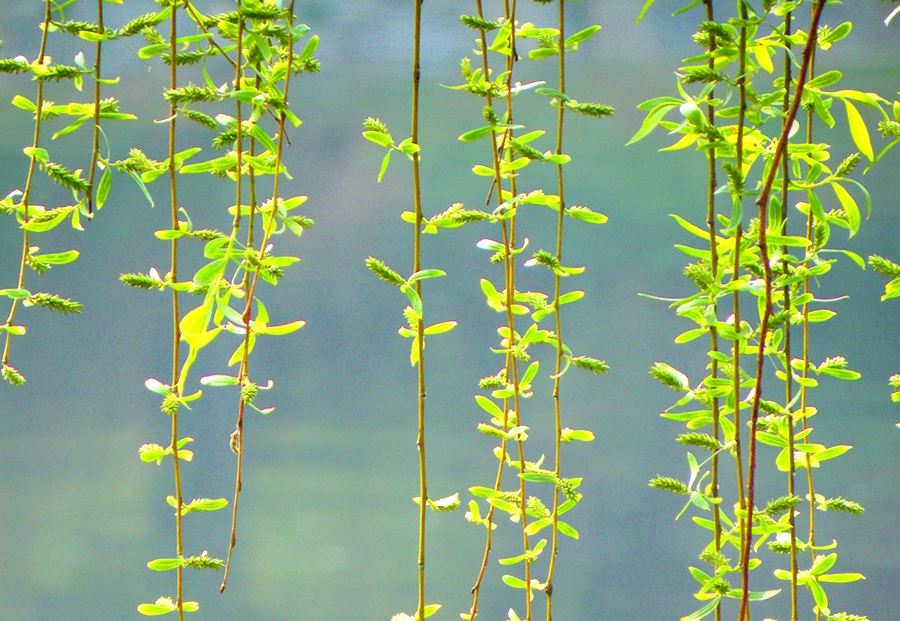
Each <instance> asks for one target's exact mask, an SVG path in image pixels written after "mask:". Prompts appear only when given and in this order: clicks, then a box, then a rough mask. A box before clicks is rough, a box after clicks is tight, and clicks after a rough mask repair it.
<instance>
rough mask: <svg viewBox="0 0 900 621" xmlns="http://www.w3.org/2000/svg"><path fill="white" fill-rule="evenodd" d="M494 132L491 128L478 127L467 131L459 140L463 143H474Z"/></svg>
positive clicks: (488, 126)
mask: <svg viewBox="0 0 900 621" xmlns="http://www.w3.org/2000/svg"><path fill="white" fill-rule="evenodd" d="M493 130H494V128H493V127H491V126H490V125H487V126H485V127H479V128H478V129H472V130H470V131H467V132H466V133H464V134H463V135H461V136H460V137H459V139H460V140H461V141H463V142H475V141H476V140H478V139H479V138H484V137H485V136H487V135H488V134H490V133H491V132H492V131H493Z"/></svg>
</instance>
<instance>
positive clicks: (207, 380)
mask: <svg viewBox="0 0 900 621" xmlns="http://www.w3.org/2000/svg"><path fill="white" fill-rule="evenodd" d="M200 383H201V384H203V385H204V386H237V385H238V384H239V382H238V378H236V377H232V376H231V375H206V376H204V377H201V378H200Z"/></svg>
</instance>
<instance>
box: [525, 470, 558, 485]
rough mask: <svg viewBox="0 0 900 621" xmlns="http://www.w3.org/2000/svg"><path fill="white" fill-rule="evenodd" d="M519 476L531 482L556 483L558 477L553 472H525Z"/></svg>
mask: <svg viewBox="0 0 900 621" xmlns="http://www.w3.org/2000/svg"><path fill="white" fill-rule="evenodd" d="M519 478H520V479H522V480H523V481H528V482H530V483H553V484H555V483H556V481H557V479H556V476H554V475H553V474H549V473H546V472H523V473H521V474H520V475H519Z"/></svg>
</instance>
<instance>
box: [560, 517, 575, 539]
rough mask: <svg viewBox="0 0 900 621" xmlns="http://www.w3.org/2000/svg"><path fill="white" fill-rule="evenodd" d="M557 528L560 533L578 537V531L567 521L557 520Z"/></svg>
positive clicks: (573, 537)
mask: <svg viewBox="0 0 900 621" xmlns="http://www.w3.org/2000/svg"><path fill="white" fill-rule="evenodd" d="M556 528H557V530H559V532H560V533H562V534H563V535H565V536H566V537H571V538H572V539H578V531H577V530H575V529H574V528H572V527H571V526H569V525H568V524H566V523H565V522H559V521H557V522H556Z"/></svg>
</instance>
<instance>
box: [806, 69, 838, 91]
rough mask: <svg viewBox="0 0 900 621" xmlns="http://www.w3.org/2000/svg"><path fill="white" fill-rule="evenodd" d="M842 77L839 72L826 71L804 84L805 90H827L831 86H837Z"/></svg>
mask: <svg viewBox="0 0 900 621" xmlns="http://www.w3.org/2000/svg"><path fill="white" fill-rule="evenodd" d="M842 77H844V76H843V74H842V73H841V72H840V71H826V72H825V73H822V74H820V75H817V76H816V77H815V78H813V79H812V80H810V81H809V82H807V83H806V88H814V89H816V90H819V89H823V88H827V87H829V86H831V85H833V84H837V83H838V82H840V81H841V78H842Z"/></svg>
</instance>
